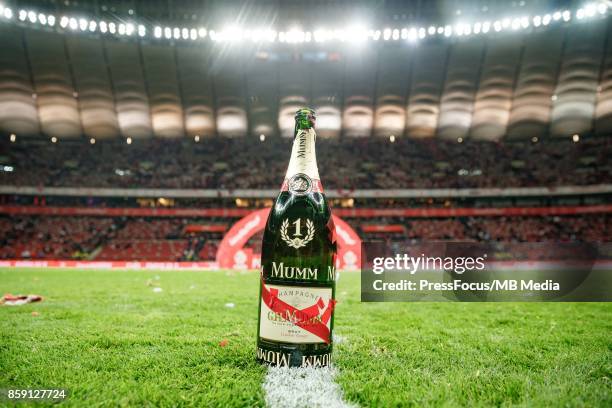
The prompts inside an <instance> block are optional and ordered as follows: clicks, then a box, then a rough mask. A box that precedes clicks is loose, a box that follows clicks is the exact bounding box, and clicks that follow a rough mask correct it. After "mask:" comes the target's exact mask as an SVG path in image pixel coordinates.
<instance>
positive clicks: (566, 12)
mask: <svg viewBox="0 0 612 408" xmlns="http://www.w3.org/2000/svg"><path fill="white" fill-rule="evenodd" d="M562 16H563V21H566V22H567V21H570V20H571V18H572V13H570V11H569V10H564V11H563V13H562Z"/></svg>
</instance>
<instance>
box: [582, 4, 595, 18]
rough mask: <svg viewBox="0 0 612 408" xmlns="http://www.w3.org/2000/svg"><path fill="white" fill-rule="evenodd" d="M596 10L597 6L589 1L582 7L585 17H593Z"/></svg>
mask: <svg viewBox="0 0 612 408" xmlns="http://www.w3.org/2000/svg"><path fill="white" fill-rule="evenodd" d="M596 11H597V6H596V5H595V4H593V3H589V4H587V5H586V7H585V8H584V15H585V16H587V17H593V16H594V15H595V12H596Z"/></svg>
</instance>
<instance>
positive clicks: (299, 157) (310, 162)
mask: <svg viewBox="0 0 612 408" xmlns="http://www.w3.org/2000/svg"><path fill="white" fill-rule="evenodd" d="M316 139H317V134H316V133H315V130H314V129H312V128H311V129H302V130H298V132H297V134H296V135H295V139H294V140H293V147H292V148H291V159H289V166H288V167H287V173H286V175H285V179H286V180H292V179H293V178H294V176H296V175H302V176H307V177H308V178H309V179H311V180H319V169H318V168H317V153H316V150H315V140H316Z"/></svg>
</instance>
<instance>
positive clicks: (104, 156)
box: [0, 137, 612, 190]
mask: <svg viewBox="0 0 612 408" xmlns="http://www.w3.org/2000/svg"><path fill="white" fill-rule="evenodd" d="M290 146H291V141H290V140H274V139H268V140H266V141H265V142H260V141H259V140H254V139H246V140H245V139H227V138H225V139H221V138H218V137H217V138H210V139H202V140H201V141H200V142H199V143H195V142H194V141H193V140H191V139H189V140H181V141H179V140H161V139H153V140H134V142H133V143H132V144H130V145H128V144H126V143H125V142H121V141H113V142H111V141H100V142H98V143H96V144H94V145H90V144H86V145H85V144H83V142H80V141H79V142H68V141H59V142H58V143H56V144H51V143H38V144H27V143H9V144H6V143H4V144H2V145H0V157H2V160H4V161H5V163H0V164H3V165H10V166H11V167H12V168H13V171H10V172H6V171H3V172H0V185H17V186H70V187H79V186H84V187H116V188H136V187H142V188H196V189H217V188H223V189H238V188H254V189H261V188H274V189H276V188H278V187H279V186H280V184H281V182H282V178H283V176H284V174H285V170H286V166H287V162H288V160H289V155H290V150H291V147H290ZM317 155H318V164H319V172H320V174H321V179H322V181H323V184H324V186H325V188H327V189H341V190H353V189H357V188H359V189H365V188H382V189H389V188H472V187H516V186H555V185H588V184H601V183H609V182H611V181H612V176H611V175H612V160H610V157H612V139H610V138H592V139H588V138H584V139H583V140H580V142H579V143H574V142H572V141H571V140H570V139H569V138H567V139H560V140H548V141H540V142H538V143H532V142H531V141H524V142H505V143H496V142H483V141H470V140H465V141H463V142H462V143H458V142H457V141H452V142H451V141H441V140H439V139H435V140H420V141H419V140H411V139H404V138H398V139H397V140H396V141H395V143H390V141H389V140H388V139H373V138H367V139H343V140H325V139H322V138H319V140H318V141H317Z"/></svg>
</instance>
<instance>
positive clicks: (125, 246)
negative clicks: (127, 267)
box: [95, 240, 188, 261]
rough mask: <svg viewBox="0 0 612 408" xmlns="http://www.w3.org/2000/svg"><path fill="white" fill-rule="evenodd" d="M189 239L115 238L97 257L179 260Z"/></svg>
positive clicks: (114, 259) (131, 259) (119, 259)
mask: <svg viewBox="0 0 612 408" xmlns="http://www.w3.org/2000/svg"><path fill="white" fill-rule="evenodd" d="M187 242H188V241H187V240H146V241H145V240H141V241H134V240H114V241H111V242H110V243H108V244H107V245H105V246H104V247H103V248H102V251H100V253H99V254H98V255H97V256H96V257H95V259H96V260H98V261H177V260H179V259H180V258H181V257H182V256H183V252H184V251H185V248H186V247H187Z"/></svg>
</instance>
